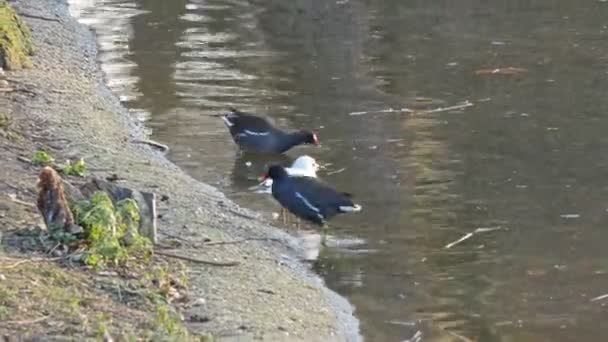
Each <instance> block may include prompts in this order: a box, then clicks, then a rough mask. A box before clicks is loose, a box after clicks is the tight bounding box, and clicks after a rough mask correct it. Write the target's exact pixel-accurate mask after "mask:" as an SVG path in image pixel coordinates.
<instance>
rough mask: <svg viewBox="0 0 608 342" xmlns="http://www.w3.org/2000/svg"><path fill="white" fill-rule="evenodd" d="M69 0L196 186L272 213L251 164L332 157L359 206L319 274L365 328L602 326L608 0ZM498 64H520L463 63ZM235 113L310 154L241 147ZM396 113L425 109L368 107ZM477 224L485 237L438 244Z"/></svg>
mask: <svg viewBox="0 0 608 342" xmlns="http://www.w3.org/2000/svg"><path fill="white" fill-rule="evenodd" d="M70 2H71V3H72V11H73V12H74V13H75V14H76V15H77V16H79V18H81V20H82V21H83V22H86V23H87V24H90V25H91V26H92V27H93V28H94V29H95V30H96V31H97V33H98V37H99V44H100V48H101V53H100V57H99V58H100V60H101V62H102V67H103V70H104V71H105V72H106V74H107V79H108V84H109V86H110V87H111V88H112V89H113V90H114V91H115V92H116V93H117V94H118V95H119V96H120V97H121V99H122V100H123V102H124V104H125V105H126V106H127V107H129V108H130V109H131V112H132V114H133V115H134V116H135V117H136V118H138V119H140V120H142V121H145V122H146V125H147V126H148V127H149V128H150V130H151V132H152V137H153V139H155V140H158V141H162V142H163V143H167V144H169V145H170V146H171V152H170V155H169V157H170V158H171V159H172V160H173V161H175V162H176V163H177V164H179V165H180V166H181V167H183V168H184V169H185V170H187V171H188V172H189V173H190V174H192V175H193V176H195V177H197V178H199V179H201V180H203V181H205V182H209V183H212V184H214V185H216V186H219V187H221V188H223V189H224V190H225V191H226V192H227V193H229V194H230V196H231V197H233V198H234V199H235V200H237V201H238V202H240V203H241V204H243V205H245V206H248V207H250V208H253V209H259V210H262V211H263V212H264V213H266V215H268V216H270V215H271V213H273V212H276V211H278V207H277V206H276V204H274V202H273V201H272V199H270V198H268V197H265V196H260V195H253V194H250V193H248V192H247V190H246V189H247V188H248V187H250V186H252V185H254V184H255V180H254V179H255V177H256V176H258V175H259V173H260V172H261V171H262V170H263V168H264V166H265V165H266V164H268V163H270V162H272V161H280V162H284V163H288V162H289V161H290V160H292V159H294V158H295V157H297V156H299V155H301V154H309V155H311V156H313V157H315V158H317V159H318V160H319V161H320V162H322V163H331V164H332V165H330V166H329V168H328V170H326V171H324V172H322V173H321V174H320V176H321V177H322V178H324V179H325V180H327V181H328V182H330V183H332V184H334V185H335V186H336V187H338V188H340V189H341V190H343V191H348V192H352V193H354V194H355V195H356V198H357V200H358V201H359V202H360V203H361V204H362V205H363V206H364V211H363V212H362V213H360V214H357V215H351V216H345V217H341V218H338V219H336V220H335V221H334V222H333V223H334V224H333V226H334V231H333V232H332V236H333V241H334V242H333V243H330V246H329V248H327V249H324V250H322V251H320V254H319V255H318V258H317V261H316V262H315V265H314V267H315V269H316V270H317V271H318V272H319V273H320V274H322V275H323V276H324V277H325V279H326V281H327V283H328V285H329V286H330V287H331V288H333V289H335V290H337V291H338V292H339V293H341V294H343V295H345V296H347V297H348V298H349V300H350V301H351V302H352V303H353V304H354V305H355V307H356V309H357V315H358V317H359V318H360V319H361V323H362V324H361V326H362V333H363V334H364V335H365V337H366V338H367V340H369V341H403V340H416V339H417V338H420V337H421V338H422V340H428V341H434V340H437V341H439V340H441V341H451V340H465V341H468V340H473V341H593V340H596V341H598V340H603V338H604V336H605V335H606V333H608V328H606V327H604V326H603V325H602V324H601V323H600V322H602V320H603V319H604V318H605V317H606V309H605V307H604V305H605V304H606V303H607V302H608V299H598V300H592V299H593V298H594V297H597V296H600V295H602V294H604V293H606V292H608V274H607V272H608V262H607V261H606V260H608V249H607V248H605V244H606V241H607V238H608V231H606V230H605V226H606V223H607V222H608V212H607V210H608V187H607V186H606V184H605V181H604V179H605V175H606V174H607V172H608V135H606V134H605V132H606V129H607V128H608V116H607V115H606V114H607V113H608V99H607V98H606V96H605V93H606V90H607V89H608V39H607V38H608V16H607V15H606V13H608V3H605V2H603V1H587V2H580V1H579V2H575V1H567V0H556V1H548V0H546V1H540V0H536V1H534V0H519V1H495V2H493V3H492V4H488V3H487V2H484V1H472V0H469V1H459V2H458V3H457V4H456V3H453V2H452V1H434V2H430V1H402V0H386V1H369V0H339V1H314V0H292V1H279V0H268V1H259V0H249V1H246V0H174V1H166V0H132V1H127V0H114V1H101V0H70ZM501 67H503V68H504V67H516V68H523V69H525V70H515V74H514V75H501V74H483V73H484V72H483V71H482V72H478V71H479V70H481V69H489V70H493V69H496V68H501ZM476 71H477V72H476ZM480 73H481V74H480ZM463 101H471V102H472V103H473V104H474V105H473V106H472V107H468V108H464V109H462V110H454V111H446V112H438V113H424V112H422V113H421V112H419V111H420V110H430V109H436V108H439V107H446V106H451V105H456V104H459V103H462V102H463ZM229 106H234V107H237V108H240V109H243V110H252V111H255V112H267V113H270V115H271V116H272V117H273V118H274V119H275V120H276V121H277V122H278V123H279V124H280V125H281V126H283V127H287V128H291V129H299V128H314V129H315V130H317V132H318V133H319V136H320V139H321V142H322V143H323V146H322V147H320V148H313V147H299V148H297V149H294V150H292V151H290V152H289V153H288V157H284V158H278V159H276V160H275V159H267V158H266V159H265V158H258V157H252V156H249V155H243V156H239V155H238V154H237V150H236V147H235V146H234V144H233V143H232V141H231V139H230V137H229V135H228V133H227V131H226V129H225V127H224V126H223V124H222V123H221V121H220V120H218V119H217V118H213V117H210V116H209V115H210V114H214V113H218V112H222V111H224V110H225V109H226V108H227V107H229ZM390 108H393V109H400V108H410V109H415V110H418V112H417V113H409V112H394V111H393V112H386V111H385V112H373V111H382V110H387V109H390ZM358 112H369V113H365V114H361V113H358ZM352 114H354V115H352ZM358 114H361V115H358ZM249 163H252V164H251V165H250V166H248V165H249ZM342 169H344V170H343V171H341V170H342ZM337 171H341V172H337ZM478 228H496V229H480V230H478V231H477V233H475V234H473V235H472V236H471V237H470V238H468V239H466V240H464V241H462V242H460V243H456V244H453V245H450V244H451V243H452V242H455V241H457V240H459V239H460V238H461V237H463V236H465V235H466V234H468V233H470V232H474V231H475V230H476V229H478ZM286 229H292V228H286ZM446 246H451V247H450V248H446ZM313 256H314V257H317V255H316V254H315V253H313Z"/></svg>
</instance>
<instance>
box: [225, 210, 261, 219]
mask: <svg viewBox="0 0 608 342" xmlns="http://www.w3.org/2000/svg"><path fill="white" fill-rule="evenodd" d="M228 211H229V212H231V213H233V214H234V215H236V216H240V217H243V218H246V219H250V220H255V219H256V218H257V217H254V216H251V215H247V214H243V213H239V212H238V211H236V210H232V209H228Z"/></svg>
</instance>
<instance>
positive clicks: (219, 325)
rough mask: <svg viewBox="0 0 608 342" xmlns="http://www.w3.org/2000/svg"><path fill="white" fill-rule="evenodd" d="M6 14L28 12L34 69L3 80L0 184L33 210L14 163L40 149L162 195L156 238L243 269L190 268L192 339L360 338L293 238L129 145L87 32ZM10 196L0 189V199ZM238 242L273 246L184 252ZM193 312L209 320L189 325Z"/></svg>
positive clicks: (45, 4)
mask: <svg viewBox="0 0 608 342" xmlns="http://www.w3.org/2000/svg"><path fill="white" fill-rule="evenodd" d="M12 5H13V6H14V7H15V9H16V10H17V11H18V12H19V13H22V14H25V16H24V20H25V21H26V22H27V23H28V25H29V26H30V28H31V31H32V35H33V39H34V43H35V45H36V48H37V53H36V55H35V56H33V59H32V60H33V64H34V68H32V69H28V70H23V71H15V72H7V75H6V77H7V80H8V82H9V84H10V85H11V87H12V88H14V89H15V91H12V92H6V93H0V108H2V109H1V110H2V111H3V112H6V113H8V114H10V115H11V116H12V117H13V119H14V121H15V124H14V127H17V129H16V131H17V132H20V135H21V136H22V138H21V139H22V140H20V141H19V142H16V143H12V142H9V141H8V140H6V139H4V138H2V139H0V143H1V144H2V154H0V158H2V160H1V163H2V169H3V170H2V171H3V173H2V176H0V180H5V183H6V184H8V183H10V184H12V185H11V187H13V188H15V187H17V188H19V187H22V188H23V189H21V190H22V191H21V190H20V191H18V192H19V194H20V196H21V197H22V199H23V200H24V201H33V198H34V194H35V193H34V191H33V189H34V187H35V180H36V176H37V171H38V170H37V169H35V168H33V167H31V166H28V165H23V163H21V162H19V161H18V160H17V157H18V156H19V155H27V154H31V153H33V152H34V151H35V150H37V149H42V148H46V149H48V150H50V151H52V152H53V154H54V155H56V156H57V159H67V158H84V159H85V161H86V162H87V163H88V164H89V166H90V168H91V170H92V173H93V174H94V175H95V176H99V177H105V176H108V175H111V174H114V173H115V174H117V175H119V176H121V177H124V178H125V179H126V181H127V182H126V183H125V184H126V185H127V186H129V187H133V188H137V189H140V190H145V191H151V192H155V193H157V194H158V195H166V196H168V198H169V199H168V201H164V202H160V203H159V204H160V207H159V213H161V214H162V218H161V219H160V220H159V227H158V229H159V235H160V238H161V241H163V239H166V238H168V237H175V236H179V237H180V239H182V240H184V241H185V242H184V243H183V244H182V245H181V246H179V247H178V248H176V249H175V251H176V252H179V253H181V254H184V255H188V256H191V257H197V258H204V259H210V260H216V261H225V260H231V261H232V260H236V261H239V262H240V265H238V266H236V267H230V268H221V267H211V266H204V265H197V264H188V267H189V269H188V277H189V282H190V292H191V293H190V296H189V297H190V298H191V299H192V300H197V301H198V304H197V305H188V304H186V305H183V307H184V308H187V309H184V311H183V312H182V314H183V316H184V317H185V318H186V320H185V323H186V325H187V327H188V328H189V329H190V330H191V331H192V332H194V333H197V332H200V333H211V334H213V335H214V336H216V337H220V340H222V339H235V340H237V339H238V340H239V341H241V340H253V339H263V340H278V341H298V340H301V341H355V340H359V339H360V337H359V333H358V321H357V320H356V318H354V316H353V308H352V307H351V305H350V304H349V303H348V302H347V301H346V300H345V299H343V298H342V297H340V296H338V295H337V294H335V293H334V292H332V291H331V290H329V289H328V288H326V287H325V286H324V284H323V282H322V281H321V280H320V279H319V278H318V277H317V276H316V275H314V274H312V273H311V272H310V271H309V270H308V268H307V267H306V266H305V265H303V264H301V263H300V262H299V261H298V260H297V257H296V255H297V253H298V252H299V246H298V242H297V241H296V240H295V239H293V238H292V237H290V236H289V235H288V234H286V233H284V232H282V231H281V230H279V229H277V228H275V227H272V226H271V225H270V224H269V223H268V222H264V221H263V220H261V219H260V218H259V215H257V214H256V213H254V212H250V211H248V210H245V209H243V208H240V207H238V206H237V205H235V204H234V203H233V202H231V201H230V200H229V199H227V198H226V197H225V196H224V195H223V194H222V193H220V192H219V191H218V190H217V189H215V188H213V187H211V186H208V185H206V184H203V183H201V182H198V181H196V180H194V179H193V178H191V177H190V176H188V175H186V174H185V173H184V172H182V171H181V170H180V169H179V168H177V167H176V166H175V165H174V164H172V163H171V162H169V161H168V160H166V159H165V158H164V156H163V155H162V154H161V153H160V152H158V151H156V150H154V149H153V148H151V147H149V146H147V145H142V144H137V143H134V142H133V140H135V139H145V136H144V135H143V132H144V130H143V128H142V127H140V126H138V124H136V123H135V122H133V121H132V120H131V119H130V118H129V117H128V114H127V112H126V110H125V109H124V108H123V107H122V106H121V105H120V103H119V102H118V100H117V98H116V97H115V96H114V95H113V94H111V93H110V92H109V90H108V89H107V88H106V87H105V86H104V84H103V75H102V74H101V72H100V70H99V67H98V65H97V62H96V45H95V39H94V35H93V33H91V32H90V31H89V30H88V29H87V28H86V27H84V26H82V25H80V24H78V23H77V22H76V21H75V20H74V19H73V18H72V17H70V16H69V14H68V10H67V4H66V3H65V1H63V0H51V1H46V0H22V1H18V2H13V3H12ZM9 190H11V189H10V188H9V187H8V186H0V192H5V193H6V192H8V191H9ZM11 191H14V189H13V190H11ZM2 196H5V194H2ZM2 220H3V221H2V223H3V224H4V225H5V228H3V229H8V228H10V227H12V228H18V226H19V222H18V221H17V219H16V218H14V217H12V216H10V215H8V216H6V215H5V217H3V218H2ZM246 238H271V239H269V240H268V241H262V240H255V241H248V242H246V243H236V244H224V245H214V246H208V247H205V248H193V247H189V245H194V244H199V245H200V244H201V243H202V242H203V241H205V240H206V239H209V240H211V241H231V240H237V239H246ZM197 315H198V316H204V317H206V318H207V319H205V320H204V322H200V321H199V322H196V321H190V320H188V319H187V318H188V317H196V316H197Z"/></svg>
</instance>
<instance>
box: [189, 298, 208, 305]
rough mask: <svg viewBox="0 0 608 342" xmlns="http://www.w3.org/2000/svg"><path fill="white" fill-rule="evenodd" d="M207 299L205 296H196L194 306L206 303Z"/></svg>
mask: <svg viewBox="0 0 608 342" xmlns="http://www.w3.org/2000/svg"><path fill="white" fill-rule="evenodd" d="M205 303H206V301H205V298H196V300H194V302H192V305H193V306H199V305H205Z"/></svg>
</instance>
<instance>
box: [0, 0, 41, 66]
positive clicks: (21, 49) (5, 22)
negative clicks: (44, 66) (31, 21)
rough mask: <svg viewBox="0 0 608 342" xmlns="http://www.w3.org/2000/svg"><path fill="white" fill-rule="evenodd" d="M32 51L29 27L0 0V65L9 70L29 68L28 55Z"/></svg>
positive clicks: (30, 64) (30, 63)
mask: <svg viewBox="0 0 608 342" xmlns="http://www.w3.org/2000/svg"><path fill="white" fill-rule="evenodd" d="M33 53H34V45H33V43H32V37H31V34H30V30H29V28H28V27H27V25H26V24H25V23H24V22H23V21H22V20H21V18H19V16H18V15H17V13H15V10H13V8H11V6H9V5H8V3H7V2H6V1H4V0H0V67H2V68H5V69H10V70H17V69H21V68H30V67H31V66H32V62H31V61H30V58H29V56H31V55H32V54H33Z"/></svg>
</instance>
